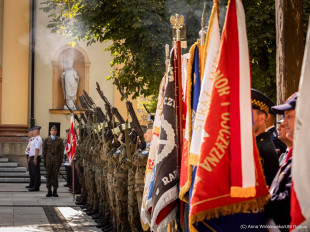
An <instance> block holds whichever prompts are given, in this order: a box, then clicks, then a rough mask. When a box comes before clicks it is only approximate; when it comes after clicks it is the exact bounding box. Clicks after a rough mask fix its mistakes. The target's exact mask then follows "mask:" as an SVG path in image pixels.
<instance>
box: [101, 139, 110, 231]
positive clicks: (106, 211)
mask: <svg viewBox="0 0 310 232" xmlns="http://www.w3.org/2000/svg"><path fill="white" fill-rule="evenodd" d="M112 139H113V137H112V136H111V137H110V138H109V139H107V141H106V142H104V144H103V146H102V148H101V156H100V158H101V163H102V166H103V168H102V178H103V188H104V190H103V192H104V194H103V196H102V201H103V215H102V216H103V217H102V220H101V221H100V222H99V223H98V225H97V227H99V228H101V227H103V226H107V225H108V224H111V223H112V215H111V204H110V200H109V185H108V156H107V155H108V152H109V151H110V150H111V149H112V147H111V145H112Z"/></svg>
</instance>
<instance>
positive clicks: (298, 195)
mask: <svg viewBox="0 0 310 232" xmlns="http://www.w3.org/2000/svg"><path fill="white" fill-rule="evenodd" d="M309 23H310V21H309ZM309 23H308V32H307V41H306V46H305V52H304V58H303V65H302V71H301V77H300V82H299V95H298V100H297V103H296V104H297V105H296V116H295V117H296V118H295V130H294V148H293V158H292V182H293V185H292V189H291V191H292V192H291V218H292V222H291V224H292V225H299V224H300V223H302V222H303V221H304V220H305V219H309V218H310V200H309V196H310V189H309V187H308V186H307V184H306V183H308V181H309V178H310V174H309V171H308V170H309V164H310V157H309V149H310V146H309V139H308V138H309V137H308V136H309V133H310V102H309V99H310V93H309V88H310V67H309V62H310V30H309V28H310V24H309Z"/></svg>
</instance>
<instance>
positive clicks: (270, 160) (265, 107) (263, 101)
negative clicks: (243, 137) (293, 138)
mask: <svg viewBox="0 0 310 232" xmlns="http://www.w3.org/2000/svg"><path fill="white" fill-rule="evenodd" d="M269 102H271V100H270V99H269V98H268V97H267V96H266V95H264V94H263V93H261V92H259V91H258V90H256V89H252V107H253V120H254V132H255V136H256V143H257V148H258V150H259V155H260V158H261V163H262V166H263V171H264V175H265V179H266V184H267V185H268V186H270V185H271V183H272V180H273V178H274V176H275V175H276V173H277V171H278V169H279V156H278V155H277V153H276V149H275V147H274V145H273V142H272V140H271V138H270V135H269V134H268V133H267V132H265V131H266V120H267V115H268V113H269V111H270V107H271V105H270V104H269Z"/></svg>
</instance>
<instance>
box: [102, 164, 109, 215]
mask: <svg viewBox="0 0 310 232" xmlns="http://www.w3.org/2000/svg"><path fill="white" fill-rule="evenodd" d="M102 176H103V189H104V190H103V191H104V197H103V208H104V217H105V218H106V219H108V220H109V219H110V214H111V210H110V209H111V206H110V201H109V194H108V193H109V187H108V186H109V185H108V167H107V165H105V166H104V167H103V169H102Z"/></svg>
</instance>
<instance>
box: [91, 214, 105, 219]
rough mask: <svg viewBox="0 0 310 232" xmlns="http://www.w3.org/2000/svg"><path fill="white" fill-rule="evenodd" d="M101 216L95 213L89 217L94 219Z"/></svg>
mask: <svg viewBox="0 0 310 232" xmlns="http://www.w3.org/2000/svg"><path fill="white" fill-rule="evenodd" d="M101 216H102V215H101V213H96V214H94V215H93V216H91V218H92V219H93V220H95V219H98V218H101Z"/></svg>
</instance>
